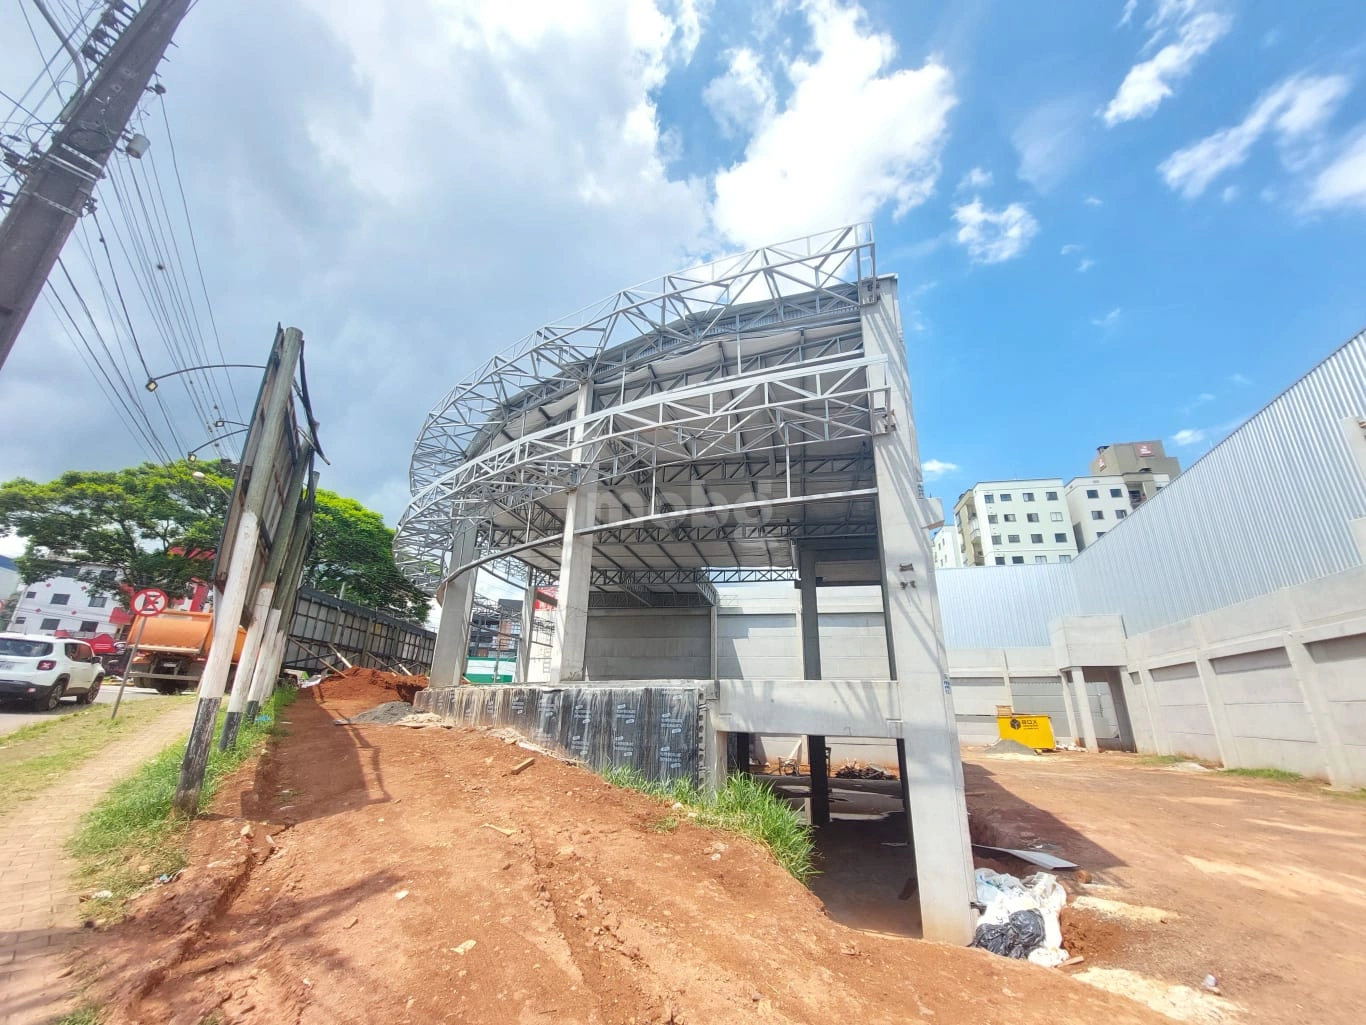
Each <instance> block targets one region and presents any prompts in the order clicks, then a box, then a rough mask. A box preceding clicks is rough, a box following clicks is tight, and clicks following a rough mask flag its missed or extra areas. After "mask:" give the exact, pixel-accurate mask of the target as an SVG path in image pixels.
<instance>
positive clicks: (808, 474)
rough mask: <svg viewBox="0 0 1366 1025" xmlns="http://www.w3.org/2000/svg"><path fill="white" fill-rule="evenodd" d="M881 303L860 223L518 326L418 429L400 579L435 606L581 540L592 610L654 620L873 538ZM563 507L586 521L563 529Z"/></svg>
mask: <svg viewBox="0 0 1366 1025" xmlns="http://www.w3.org/2000/svg"><path fill="white" fill-rule="evenodd" d="M878 288H879V282H878V277H877V272H876V262H875V258H874V250H873V242H872V234H871V229H870V227H869V226H868V225H866V224H860V225H853V226H849V227H844V228H840V229H838V230H835V231H831V232H826V233H823V234H820V235H813V236H811V237H809V238H804V239H799V240H796V241H794V242H789V243H785V244H782V245H776V246H768V247H765V248H763V249H757V250H754V251H753V252H749V253H744V254H741V255H739V256H734V257H729V258H726V259H723V260H718V261H716V262H714V263H710V264H705V265H703V266H700V267H697V268H694V269H692V270H690V271H687V272H684V273H681V274H672V275H667V276H665V277H662V278H659V279H657V280H655V281H651V282H648V283H647V284H644V285H641V286H637V287H635V288H630V289H626V290H624V291H622V292H619V293H617V294H616V295H614V296H612V297H611V298H609V299H607V300H605V301H604V302H602V303H599V304H597V305H595V306H592V307H589V308H587V309H585V310H583V311H580V312H579V313H577V314H574V315H572V316H570V317H567V318H565V319H564V320H562V321H560V322H557V323H555V324H551V325H548V326H546V327H544V328H541V329H539V330H537V331H535V332H533V333H532V334H530V335H528V336H527V337H526V338H524V339H523V340H522V341H521V342H519V343H518V344H517V345H515V346H514V347H513V348H512V349H510V350H509V351H507V352H506V353H503V354H501V355H499V356H495V357H494V358H493V359H491V360H490V361H489V362H488V363H487V364H485V365H484V366H483V367H482V368H481V369H480V370H479V371H478V372H477V373H476V374H475V375H474V376H473V377H472V378H471V379H470V380H469V381H467V382H466V383H464V384H461V385H460V386H459V387H457V388H455V389H454V390H453V391H451V392H450V393H449V394H448V395H447V396H446V397H445V398H444V399H443V400H442V401H441V402H440V403H438V405H437V406H436V408H435V409H433V410H432V412H431V413H430V414H429V415H428V416H427V418H426V420H425V422H424V424H423V427H422V430H421V432H420V434H419V435H418V439H417V442H416V445H415V447H414V449H413V456H412V463H411V467H410V482H411V486H412V488H413V498H412V500H411V502H410V504H409V507H408V509H407V511H406V513H405V514H404V516H403V518H402V520H401V522H400V524H399V528H398V535H397V539H396V542H395V549H396V553H397V557H398V561H399V565H400V566H401V567H402V569H403V570H404V572H405V573H406V574H407V575H408V576H409V577H410V578H411V579H412V580H414V581H415V582H417V583H418V584H420V585H422V586H424V587H426V588H428V589H430V590H433V591H439V590H440V589H441V588H442V586H443V585H444V583H445V582H446V581H448V580H450V579H452V578H454V577H456V576H458V575H460V574H463V573H466V572H469V571H470V570H472V569H474V568H476V567H479V566H487V567H489V568H490V569H491V570H493V571H494V572H495V573H496V575H498V576H500V577H502V578H504V579H507V580H510V581H518V582H523V581H527V580H528V579H534V580H535V581H536V582H538V583H540V582H544V581H549V580H553V579H556V578H557V577H558V576H559V573H560V558H561V549H562V547H563V545H564V544H565V543H566V537H567V535H568V536H570V537H572V536H584V535H588V536H591V538H592V563H591V564H592V575H591V582H592V584H591V586H592V590H593V592H594V594H595V598H596V599H597V601H598V604H601V602H602V601H604V600H607V599H605V598H602V597H601V596H603V595H606V594H614V595H620V596H622V598H619V599H612V601H621V600H634V601H636V602H638V603H639V604H642V605H652V604H667V601H665V600H664V599H662V598H661V595H666V594H672V595H693V596H697V595H701V596H703V598H704V599H705V600H707V601H714V600H715V590H714V584H716V583H721V582H738V581H748V580H788V579H792V576H793V572H794V566H795V560H794V556H793V551H794V547H796V546H801V545H804V544H815V543H822V544H825V543H835V544H841V543H846V544H847V543H859V542H861V543H863V544H864V545H874V544H876V535H877V524H876V516H875V507H874V500H875V498H876V490H875V483H874V474H873V458H872V451H871V439H872V438H873V437H875V436H877V435H878V434H881V433H883V432H885V431H887V430H888V429H889V428H890V427H892V426H894V425H893V424H890V423H889V422H888V415H887V413H886V409H887V406H888V402H887V384H886V375H887V370H886V359H885V357H883V356H880V355H869V354H866V353H865V352H864V347H863V340H862V320H861V311H862V309H863V308H864V307H865V306H866V305H867V304H868V303H871V302H875V301H876V300H877V297H878ZM574 492H580V493H581V494H583V495H588V496H591V500H592V502H593V505H594V508H593V510H592V515H591V516H589V517H588V519H587V525H586V526H584V525H582V524H583V522H584V521H583V520H582V519H581V516H579V515H576V516H574V517H573V520H574V524H575V525H574V526H573V527H572V528H570V529H567V528H566V520H567V519H569V518H570V516H569V513H568V509H569V507H570V503H569V496H570V495H571V494H572V493H574ZM453 551H454V552H460V553H462V554H461V556H460V558H458V559H453V558H452V555H451V553H452V552H453ZM471 553H472V554H471Z"/></svg>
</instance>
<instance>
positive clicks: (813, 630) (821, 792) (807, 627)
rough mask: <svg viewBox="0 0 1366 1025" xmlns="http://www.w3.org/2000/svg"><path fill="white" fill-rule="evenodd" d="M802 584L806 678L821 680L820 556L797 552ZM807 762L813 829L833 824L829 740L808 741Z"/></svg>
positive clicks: (801, 620)
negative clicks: (828, 753)
mask: <svg viewBox="0 0 1366 1025" xmlns="http://www.w3.org/2000/svg"><path fill="white" fill-rule="evenodd" d="M797 565H798V573H799V577H798V584H799V587H800V591H801V614H800V616H799V617H798V618H799V620H800V622H801V629H802V679H804V680H819V679H820V678H821V618H820V602H819V601H818V599H817V597H816V586H817V584H816V553H815V552H814V551H810V550H802V551H799V552H798V553H797ZM806 760H807V764H808V765H810V766H811V797H810V800H809V801H808V807H809V808H810V810H811V824H812V825H813V826H828V825H829V824H830V766H828V765H827V764H826V763H825V738H824V737H817V736H809V737H807V738H806Z"/></svg>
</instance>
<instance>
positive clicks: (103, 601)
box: [90, 594, 109, 609]
mask: <svg viewBox="0 0 1366 1025" xmlns="http://www.w3.org/2000/svg"><path fill="white" fill-rule="evenodd" d="M108 604H109V597H108V595H103V594H97V595H95V596H94V597H93V598H91V599H90V607H91V608H92V609H102V608H104V607H105V606H106V605H108Z"/></svg>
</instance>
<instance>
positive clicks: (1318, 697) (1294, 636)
mask: <svg viewBox="0 0 1366 1025" xmlns="http://www.w3.org/2000/svg"><path fill="white" fill-rule="evenodd" d="M1285 605H1286V606H1287V613H1288V615H1287V618H1288V619H1289V620H1290V625H1291V629H1290V631H1289V632H1288V633H1287V634H1286V637H1285V653H1286V655H1287V656H1289V658H1290V670H1291V672H1293V673H1294V674H1295V680H1296V682H1297V683H1298V684H1299V686H1300V693H1301V694H1302V695H1303V696H1304V706H1305V708H1306V709H1307V710H1308V712H1309V721H1310V722H1311V723H1312V724H1313V726H1314V736H1315V737H1317V738H1318V742H1319V751H1320V752H1322V754H1323V767H1324V769H1325V770H1326V772H1327V774H1328V782H1329V783H1330V784H1332V786H1334V787H1344V788H1345V787H1353V786H1360V781H1359V780H1358V779H1357V778H1356V776H1355V774H1354V773H1353V772H1352V764H1351V762H1350V760H1349V759H1348V758H1347V752H1346V751H1345V750H1344V749H1343V746H1342V731H1341V728H1340V724H1339V723H1338V719H1337V717H1336V716H1335V715H1334V712H1333V706H1332V703H1331V702H1330V701H1329V700H1328V695H1327V694H1325V693H1324V692H1323V685H1322V683H1321V682H1320V680H1319V669H1318V665H1317V664H1316V663H1315V662H1314V656H1313V655H1311V654H1310V653H1309V649H1308V648H1307V647H1305V645H1304V642H1303V641H1301V640H1300V634H1299V631H1300V628H1301V627H1302V626H1303V622H1302V621H1301V620H1300V616H1299V612H1298V611H1297V610H1296V608H1295V606H1294V603H1293V602H1291V601H1286V602H1285Z"/></svg>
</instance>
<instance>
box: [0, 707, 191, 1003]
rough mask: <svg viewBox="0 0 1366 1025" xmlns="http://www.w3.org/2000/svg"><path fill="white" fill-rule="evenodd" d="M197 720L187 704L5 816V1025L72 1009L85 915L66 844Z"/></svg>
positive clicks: (1, 829)
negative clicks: (106, 798) (72, 949)
mask: <svg viewBox="0 0 1366 1025" xmlns="http://www.w3.org/2000/svg"><path fill="white" fill-rule="evenodd" d="M193 719H194V702H192V701H187V702H184V703H183V705H182V707H178V708H174V709H171V710H170V711H168V712H167V713H166V714H165V715H163V716H161V717H160V718H158V719H155V720H153V721H152V722H150V723H147V724H146V725H144V726H143V727H142V728H141V729H140V730H139V731H138V732H137V733H135V734H133V735H132V736H129V737H124V738H123V739H121V740H118V741H115V742H114V743H112V744H110V745H109V746H108V747H106V748H105V749H104V750H102V751H100V752H99V753H98V754H96V755H95V756H94V757H93V758H91V759H89V760H88V761H85V762H82V763H81V764H80V765H78V766H76V767H75V768H73V769H72V770H71V771H70V772H69V773H68V774H67V775H66V776H65V777H63V778H62V779H61V780H60V781H58V782H57V783H55V784H54V785H53V786H51V787H49V788H48V789H47V790H45V791H43V792H42V793H41V794H39V795H38V796H37V797H35V798H33V799H32V800H29V801H25V802H24V803H23V804H21V805H19V807H17V808H15V809H14V810H13V811H11V812H10V813H9V814H8V815H4V816H0V1025H45V1023H47V1022H50V1021H52V1020H53V1019H55V1018H58V1017H60V1016H61V1015H62V1014H64V1013H66V1012H67V1011H69V1010H70V1007H71V1003H72V998H73V995H74V993H73V990H74V989H75V986H76V984H77V978H76V974H74V973H71V972H68V971H67V968H68V964H69V962H68V961H67V959H66V958H65V957H64V954H65V952H66V950H67V947H68V945H69V944H70V942H71V939H72V937H73V936H75V935H77V934H79V933H80V931H81V917H80V909H79V906H78V901H77V899H76V891H75V889H74V883H73V880H72V874H73V872H74V870H75V865H74V864H73V862H72V860H71V858H70V857H69V856H68V855H67V853H66V849H65V846H64V844H65V843H66V840H67V838H68V837H70V836H71V834H72V833H74V832H75V831H76V826H77V824H78V823H79V822H80V819H81V816H82V815H84V814H85V813H86V812H87V811H88V810H89V809H90V808H91V807H93V806H94V804H95V802H96V801H98V800H99V799H100V797H102V796H103V795H104V793H105V792H106V791H107V790H108V789H109V788H110V787H111V786H113V785H114V784H115V783H117V782H118V781H119V780H120V779H123V778H124V777H125V776H127V775H129V774H130V773H131V772H132V771H133V770H134V769H136V768H137V767H138V766H140V765H141V764H142V763H143V762H146V761H147V760H148V759H150V758H151V757H152V756H153V755H155V754H156V753H157V752H158V751H160V750H161V749H162V748H164V747H167V746H169V745H170V744H173V743H174V742H175V741H177V740H179V739H180V738H181V737H183V736H184V735H185V734H187V733H189V731H190V723H191V722H192V721H193ZM63 972H66V974H65V975H64V974H63Z"/></svg>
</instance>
